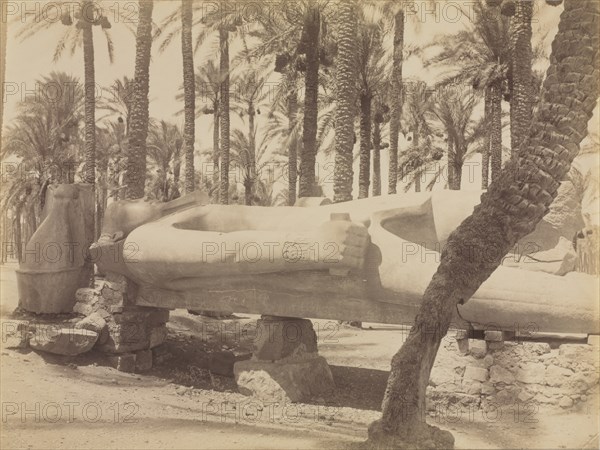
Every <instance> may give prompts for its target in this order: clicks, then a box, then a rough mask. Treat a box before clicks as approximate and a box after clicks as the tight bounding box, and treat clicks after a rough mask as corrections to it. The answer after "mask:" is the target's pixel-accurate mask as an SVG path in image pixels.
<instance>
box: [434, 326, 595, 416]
mask: <svg viewBox="0 0 600 450" xmlns="http://www.w3.org/2000/svg"><path fill="white" fill-rule="evenodd" d="M443 347H444V348H443V349H442V351H440V352H439V353H438V359H437V360H436V364H435V366H434V368H433V371H432V374H431V380H430V386H429V387H428V391H427V397H428V399H427V400H428V409H429V410H430V411H433V410H435V409H436V408H442V409H443V408H448V407H452V406H457V407H460V408H463V409H464V408H479V409H486V408H497V407H510V408H513V407H515V405H529V406H534V407H535V408H536V410H537V409H539V408H555V409H561V408H562V409H569V408H572V407H573V406H575V405H576V404H577V403H579V402H584V401H586V400H587V398H588V397H589V396H590V395H598V391H599V389H598V388H599V370H600V361H599V356H600V355H599V351H598V348H597V347H596V346H592V345H588V344H562V345H560V346H559V347H558V348H551V347H550V345H549V344H547V343H539V342H486V341H484V340H469V349H468V350H467V349H464V348H463V349H460V350H459V344H458V343H457V342H456V341H454V340H453V339H448V338H446V339H445V340H444V343H443ZM490 347H491V348H490ZM444 350H445V351H444ZM461 353H462V354H461Z"/></svg>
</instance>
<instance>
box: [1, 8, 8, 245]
mask: <svg viewBox="0 0 600 450" xmlns="http://www.w3.org/2000/svg"><path fill="white" fill-rule="evenodd" d="M1 22H2V23H0V38H1V40H2V44H1V45H2V48H1V50H0V86H4V81H5V79H4V78H5V76H6V43H7V41H8V22H7V21H6V20H2V21H1ZM0 97H1V98H0V100H1V101H2V104H1V105H0V148H2V128H3V126H4V102H5V101H6V100H5V98H4V89H2V94H0ZM3 229H4V227H3ZM4 242H6V241H4ZM3 256H4V255H3Z"/></svg>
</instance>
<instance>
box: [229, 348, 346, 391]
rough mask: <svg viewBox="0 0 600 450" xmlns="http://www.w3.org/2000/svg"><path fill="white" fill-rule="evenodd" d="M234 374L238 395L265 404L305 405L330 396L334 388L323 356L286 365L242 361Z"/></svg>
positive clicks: (234, 368) (235, 366)
mask: <svg viewBox="0 0 600 450" xmlns="http://www.w3.org/2000/svg"><path fill="white" fill-rule="evenodd" d="M233 371H234V375H235V381H236V382H237V385H238V388H239V391H240V392H241V393H242V394H244V395H252V396H254V397H256V398H257V399H259V400H262V401H269V402H273V401H275V402H276V401H279V402H303V401H307V400H309V399H310V398H312V397H322V396H324V395H327V394H329V393H330V392H331V391H332V390H333V389H334V387H335V385H334V382H333V377H332V375H331V370H330V369H329V366H328V365H327V361H325V358H323V357H321V356H315V357H312V358H306V359H304V360H298V361H294V362H286V363H280V362H279V363H278V362H267V361H256V360H248V361H240V362H236V363H235V364H234V366H233Z"/></svg>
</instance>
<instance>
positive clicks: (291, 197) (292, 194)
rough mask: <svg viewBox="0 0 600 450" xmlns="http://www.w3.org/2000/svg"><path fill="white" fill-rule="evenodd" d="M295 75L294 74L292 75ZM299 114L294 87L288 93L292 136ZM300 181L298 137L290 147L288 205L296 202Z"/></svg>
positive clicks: (291, 140) (289, 127)
mask: <svg viewBox="0 0 600 450" xmlns="http://www.w3.org/2000/svg"><path fill="white" fill-rule="evenodd" d="M291 76H294V75H291ZM297 114H298V94H297V92H296V90H295V89H292V90H291V91H290V93H289V94H288V129H289V133H290V137H291V136H292V133H294V132H295V128H296V116H297ZM297 182H298V139H297V138H296V137H294V138H290V143H289V147H288V205H289V206H294V204H295V203H296V184H297Z"/></svg>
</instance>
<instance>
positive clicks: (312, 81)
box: [298, 1, 321, 197]
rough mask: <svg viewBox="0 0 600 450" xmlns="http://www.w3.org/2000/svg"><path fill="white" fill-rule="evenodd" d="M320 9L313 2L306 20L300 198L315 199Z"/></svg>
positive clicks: (304, 32) (304, 31)
mask: <svg viewBox="0 0 600 450" xmlns="http://www.w3.org/2000/svg"><path fill="white" fill-rule="evenodd" d="M320 28H321V15H320V12H319V6H318V4H317V3H316V2H314V1H311V3H310V5H309V7H308V10H307V12H306V16H305V19H304V30H303V34H305V35H306V36H307V42H306V72H305V74H304V128H303V136H302V142H303V146H302V152H301V155H300V185H299V193H298V196H299V197H310V196H312V195H315V186H316V179H315V162H316V158H317V118H318V113H319V108H318V100H319V32H320Z"/></svg>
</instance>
